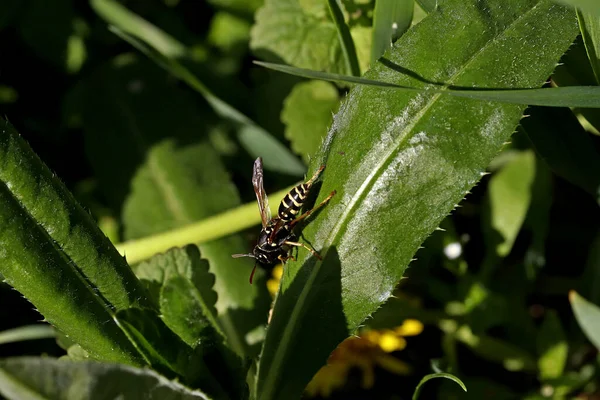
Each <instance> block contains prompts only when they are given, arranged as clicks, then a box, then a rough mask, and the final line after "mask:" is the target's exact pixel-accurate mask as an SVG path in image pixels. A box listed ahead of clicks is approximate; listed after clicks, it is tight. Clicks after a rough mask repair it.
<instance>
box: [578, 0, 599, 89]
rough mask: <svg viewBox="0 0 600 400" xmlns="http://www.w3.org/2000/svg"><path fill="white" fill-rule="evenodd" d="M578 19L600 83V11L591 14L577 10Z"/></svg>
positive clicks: (591, 62) (597, 80) (595, 74)
mask: <svg viewBox="0 0 600 400" xmlns="http://www.w3.org/2000/svg"><path fill="white" fill-rule="evenodd" d="M577 19H578V20H579V29H580V30H581V36H582V38H583V43H584V44H585V49H586V51H587V55H588V58H589V60H590V64H591V65H592V69H593V70H594V76H595V77H596V82H597V83H598V84H600V12H598V13H596V14H591V13H586V12H583V11H581V10H577Z"/></svg>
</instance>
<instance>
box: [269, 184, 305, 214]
mask: <svg viewBox="0 0 600 400" xmlns="http://www.w3.org/2000/svg"><path fill="white" fill-rule="evenodd" d="M310 186H311V185H309V184H306V183H301V184H300V185H298V186H296V187H294V188H293V189H292V190H290V191H289V192H288V194H286V195H285V197H284V198H283V200H281V203H280V204H279V211H278V212H277V214H278V215H279V218H281V220H282V221H291V220H293V219H294V218H296V215H298V212H299V211H300V209H301V208H302V205H303V204H304V201H305V200H306V196H307V195H308V191H309V190H310Z"/></svg>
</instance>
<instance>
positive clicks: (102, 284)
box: [0, 119, 148, 309]
mask: <svg viewBox="0 0 600 400" xmlns="http://www.w3.org/2000/svg"><path fill="white" fill-rule="evenodd" d="M0 125H2V128H0V129H1V131H0V132H1V134H0V181H1V182H2V183H3V184H4V185H6V186H5V188H6V189H8V190H10V192H11V197H13V198H14V200H13V201H16V202H18V203H19V205H20V207H21V208H22V211H21V213H23V214H28V217H29V218H31V219H32V220H35V221H36V223H37V224H38V225H39V229H41V230H43V235H47V238H48V239H51V240H52V241H53V242H54V243H55V246H57V247H60V251H61V252H62V253H64V255H63V257H66V258H68V259H69V260H70V261H71V262H72V263H73V265H75V266H76V269H77V271H78V273H79V274H81V275H82V276H83V277H85V279H86V280H87V281H89V284H90V285H91V286H92V287H94V288H95V289H94V290H98V291H99V292H100V293H101V295H102V297H103V298H105V299H106V301H108V302H109V303H110V304H111V305H112V307H115V308H116V309H122V308H127V307H129V306H135V305H141V306H147V305H148V303H147V298H146V293H145V291H144V290H143V288H141V286H139V281H138V280H137V279H136V277H135V275H134V274H133V272H132V271H131V268H129V265H127V263H126V262H125V260H124V259H123V257H121V256H120V255H119V253H118V252H117V251H116V249H115V248H114V246H113V245H112V244H111V242H110V241H109V240H108V238H107V237H106V236H104V234H103V233H102V232H101V231H100V230H99V228H98V226H97V225H96V222H95V221H94V219H93V218H92V216H91V215H90V214H89V213H88V212H87V211H86V210H85V209H84V208H83V207H81V206H80V205H79V204H78V203H77V202H76V200H75V198H74V197H73V195H72V194H71V193H70V192H69V191H68V190H67V188H66V187H65V186H64V185H63V183H62V182H61V181H60V180H59V179H58V178H57V177H56V176H55V175H54V174H53V173H52V172H51V171H50V170H49V169H48V168H47V167H46V166H45V165H44V164H43V163H42V161H41V160H40V159H39V158H38V157H37V156H36V155H35V154H34V153H33V152H32V150H31V149H30V148H29V145H28V144H27V143H25V141H24V140H22V139H21V138H20V137H19V135H18V133H17V132H16V131H15V130H14V128H13V126H12V125H11V124H10V123H8V122H7V121H4V120H2V119H0ZM22 217H23V218H27V217H26V216H25V215H22ZM41 234H42V233H41Z"/></svg>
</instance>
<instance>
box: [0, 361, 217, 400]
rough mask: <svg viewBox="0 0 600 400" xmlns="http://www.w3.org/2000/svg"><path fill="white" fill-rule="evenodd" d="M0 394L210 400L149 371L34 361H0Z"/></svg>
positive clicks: (24, 399)
mask: <svg viewBox="0 0 600 400" xmlns="http://www.w3.org/2000/svg"><path fill="white" fill-rule="evenodd" d="M0 393H2V395H3V396H5V397H6V398H8V399H11V400H47V399H59V398H60V399H64V400H80V399H90V400H96V399H98V400H99V399H116V398H123V399H149V398H157V399H172V400H210V398H209V397H208V396H207V395H205V394H204V393H202V392H201V391H199V390H191V389H188V388H186V387H185V386H183V385H182V384H180V383H179V382H176V381H169V380H167V379H166V378H164V377H163V376H161V375H159V374H157V373H156V372H154V371H152V370H150V369H138V368H133V367H128V366H125V365H121V364H103V363H97V362H88V361H77V362H72V361H64V360H57V359H54V358H37V357H18V358H8V359H4V360H0Z"/></svg>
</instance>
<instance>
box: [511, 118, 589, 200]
mask: <svg viewBox="0 0 600 400" xmlns="http://www.w3.org/2000/svg"><path fill="white" fill-rule="evenodd" d="M529 114H530V118H525V119H524V120H523V121H522V125H523V129H524V130H525V132H526V133H527V136H528V137H529V139H530V140H531V143H532V144H533V146H534V148H535V150H536V152H537V153H538V154H539V155H540V157H541V158H542V159H543V160H544V161H545V162H546V163H547V164H548V166H549V167H550V169H552V171H554V173H556V174H557V175H559V176H561V177H563V178H564V179H566V180H568V181H570V182H572V183H573V184H575V185H577V186H579V187H580V188H582V189H583V190H585V191H586V192H588V193H590V194H591V195H592V196H594V198H595V199H596V201H597V202H598V203H599V204H600V154H598V151H597V150H596V148H595V146H594V143H593V141H592V138H591V137H590V134H589V133H588V132H586V131H585V130H584V129H583V128H582V127H581V125H580V124H579V123H578V121H577V119H576V118H575V116H573V114H572V113H571V112H570V110H564V109H553V110H548V109H545V108H541V107H532V108H530V109H529Z"/></svg>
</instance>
